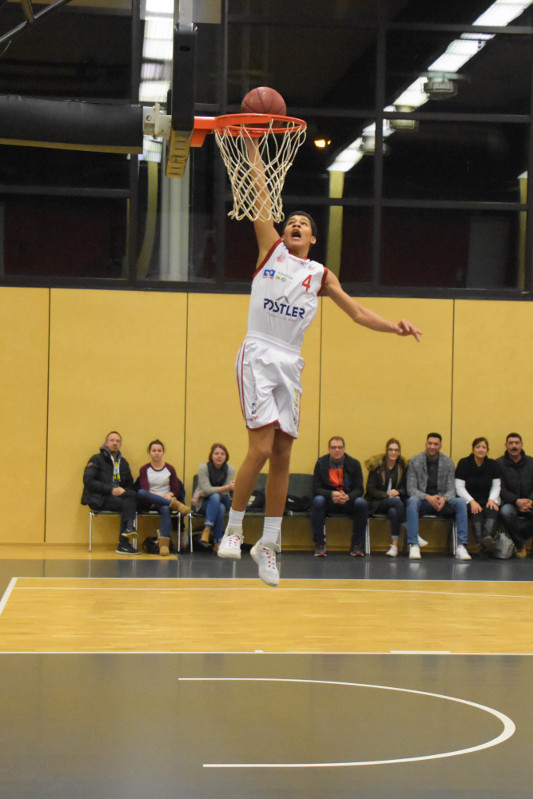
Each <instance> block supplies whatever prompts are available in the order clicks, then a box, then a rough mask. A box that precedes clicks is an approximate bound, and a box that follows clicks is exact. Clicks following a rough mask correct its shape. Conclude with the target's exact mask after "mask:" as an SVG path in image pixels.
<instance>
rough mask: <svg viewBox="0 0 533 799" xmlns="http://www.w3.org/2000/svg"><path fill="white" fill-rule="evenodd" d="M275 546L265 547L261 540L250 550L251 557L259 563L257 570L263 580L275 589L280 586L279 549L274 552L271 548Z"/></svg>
mask: <svg viewBox="0 0 533 799" xmlns="http://www.w3.org/2000/svg"><path fill="white" fill-rule="evenodd" d="M273 546H275V544H271V546H269V547H265V546H263V544H262V543H261V540H259V541H258V542H257V544H255V545H254V546H253V547H252V549H251V550H250V555H251V556H252V558H253V559H254V560H255V562H256V563H257V570H258V572H259V577H260V578H261V580H262V581H263V582H264V583H266V584H267V585H271V586H273V587H275V586H277V585H279V571H278V564H277V562H276V551H278V552H279V547H278V549H277V550H274V549H272V548H271V547H273ZM219 551H220V550H219Z"/></svg>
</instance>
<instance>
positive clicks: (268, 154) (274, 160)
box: [214, 114, 306, 222]
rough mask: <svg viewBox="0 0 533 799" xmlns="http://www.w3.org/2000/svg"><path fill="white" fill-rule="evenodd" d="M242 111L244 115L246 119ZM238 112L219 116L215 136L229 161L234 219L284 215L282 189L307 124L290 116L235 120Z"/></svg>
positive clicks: (264, 218) (266, 219) (255, 218)
mask: <svg viewBox="0 0 533 799" xmlns="http://www.w3.org/2000/svg"><path fill="white" fill-rule="evenodd" d="M244 118H245V117H244V115H243V119H244ZM237 119H238V115H236V114H234V115H233V116H231V117H230V116H228V117H227V121H225V120H224V117H219V118H218V124H217V127H215V129H214V134H215V139H216V142H217V144H218V147H219V149H220V153H221V155H222V160H223V161H224V163H225V165H226V170H227V172H228V177H229V179H230V183H231V191H232V194H233V209H232V210H231V211H230V212H229V214H228V216H230V217H231V218H232V219H237V220H239V219H244V218H247V219H250V220H251V221H252V222H255V221H256V220H260V221H263V222H266V221H268V220H270V219H272V220H273V221H274V222H281V221H283V219H284V214H283V205H282V202H281V192H282V189H283V185H284V183H285V177H286V175H287V172H288V170H289V169H290V167H291V165H292V163H293V161H294V158H295V156H296V153H297V151H298V148H299V147H300V146H301V145H302V144H303V142H304V140H305V134H306V124H305V122H302V120H299V119H291V118H290V117H278V118H276V117H273V118H271V119H267V121H266V122H265V123H264V124H263V119H264V117H259V120H260V122H259V124H257V123H255V124H256V126H255V127H254V126H253V124H250V122H249V120H250V115H249V114H248V115H246V124H244V123H241V124H239V123H236V120H237Z"/></svg>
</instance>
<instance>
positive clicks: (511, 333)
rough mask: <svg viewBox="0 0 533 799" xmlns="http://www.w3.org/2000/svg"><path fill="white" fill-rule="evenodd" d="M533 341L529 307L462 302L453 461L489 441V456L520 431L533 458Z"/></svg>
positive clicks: (457, 320) (458, 320) (457, 343)
mask: <svg viewBox="0 0 533 799" xmlns="http://www.w3.org/2000/svg"><path fill="white" fill-rule="evenodd" d="M532 339H533V312H532V306H531V303H530V302H495V301H493V302H490V301H486V302H481V301H475V300H458V301H457V302H456V311H455V339H454V342H455V348H454V349H455V355H454V390H453V427H454V438H453V458H454V460H455V461H456V462H457V460H458V459H459V458H462V457H464V456H465V455H468V454H470V452H471V444H472V441H473V439H474V438H477V436H486V437H487V438H488V440H489V444H490V447H491V450H490V455H491V457H493V458H497V457H499V456H500V455H502V454H503V452H504V449H505V437H506V435H507V434H508V433H511V432H518V433H520V434H521V436H522V438H523V440H524V448H525V450H526V452H528V453H529V454H532V453H533V415H532V407H533V362H532V359H531V355H530V346H529V342H530V341H531V340H532Z"/></svg>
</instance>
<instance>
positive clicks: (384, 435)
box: [320, 298, 453, 464]
mask: <svg viewBox="0 0 533 799" xmlns="http://www.w3.org/2000/svg"><path fill="white" fill-rule="evenodd" d="M323 302H324V310H323V320H324V321H323V335H322V385H321V401H320V447H321V452H322V454H324V453H325V452H327V442H328V439H329V438H330V437H331V436H333V435H341V436H343V437H344V438H345V440H346V448H347V451H348V453H349V454H351V455H352V456H353V457H356V458H357V459H358V460H360V461H361V463H362V464H363V463H364V461H365V460H366V459H367V458H368V457H370V456H371V455H374V454H377V453H379V452H383V449H384V445H385V442H386V441H387V439H388V438H390V437H391V436H394V437H396V438H399V440H400V441H401V443H402V449H403V453H404V454H405V455H406V456H407V457H412V456H413V455H416V454H417V453H418V452H421V451H422V450H423V449H424V442H425V439H426V435H427V433H428V432H431V431H435V430H436V431H437V432H440V433H441V435H442V436H443V451H444V452H449V450H450V420H451V405H450V403H451V381H452V333H453V301H452V300H419V299H405V298H395V299H379V298H371V299H368V301H367V300H366V299H363V300H361V302H362V304H363V305H367V306H368V307H370V308H372V310H374V311H376V313H378V314H380V315H381V316H383V317H385V318H386V319H391V320H394V321H398V320H399V319H401V318H407V319H409V320H410V321H411V322H413V323H414V324H416V325H417V326H418V327H419V328H420V329H421V330H422V331H423V336H422V339H421V341H420V343H417V342H416V341H415V339H414V338H412V337H409V338H401V337H400V336H395V335H391V334H389V333H377V332H375V331H372V330H368V329H367V328H363V327H361V326H360V325H355V324H354V323H353V322H352V321H351V320H350V319H349V317H348V316H347V315H346V314H344V313H343V312H342V311H340V309H339V308H338V307H337V306H336V305H335V304H334V303H333V302H332V301H331V300H329V299H327V298H326V299H324V300H323Z"/></svg>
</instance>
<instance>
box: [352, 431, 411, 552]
mask: <svg viewBox="0 0 533 799" xmlns="http://www.w3.org/2000/svg"><path fill="white" fill-rule="evenodd" d="M365 466H366V468H367V469H368V479H367V483H366V494H365V499H366V501H367V502H368V512H369V514H372V513H381V514H383V516H386V517H387V519H388V520H389V524H390V530H391V539H392V543H391V546H390V548H389V549H388V550H387V553H386V554H387V555H388V556H389V558H396V557H397V555H398V540H399V538H400V530H401V526H402V524H403V523H404V521H405V505H404V502H405V499H406V487H405V478H406V475H407V463H406V461H405V460H404V459H403V458H402V447H401V444H400V442H399V441H398V439H397V438H389V440H388V441H387V443H386V444H385V452H384V454H383V455H374V457H373V458H369V459H368V460H367V461H365ZM425 543H426V542H425V541H424V544H425Z"/></svg>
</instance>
